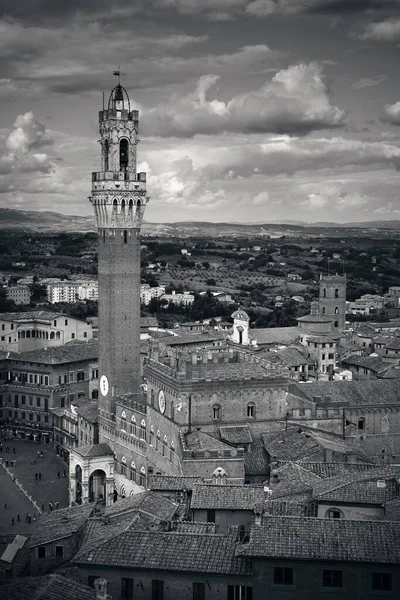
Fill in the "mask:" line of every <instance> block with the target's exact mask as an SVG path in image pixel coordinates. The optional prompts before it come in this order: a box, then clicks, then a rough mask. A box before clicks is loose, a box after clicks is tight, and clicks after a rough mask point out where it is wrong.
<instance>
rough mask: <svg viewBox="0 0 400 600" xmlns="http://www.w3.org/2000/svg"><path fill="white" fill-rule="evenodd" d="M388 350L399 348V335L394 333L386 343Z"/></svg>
mask: <svg viewBox="0 0 400 600" xmlns="http://www.w3.org/2000/svg"><path fill="white" fill-rule="evenodd" d="M386 348H387V349H388V350H400V337H399V336H397V335H396V337H395V338H393V339H392V341H391V342H389V343H388V344H386Z"/></svg>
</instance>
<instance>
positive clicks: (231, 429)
mask: <svg viewBox="0 0 400 600" xmlns="http://www.w3.org/2000/svg"><path fill="white" fill-rule="evenodd" d="M219 434H220V436H221V440H223V441H224V442H228V444H251V442H252V441H253V438H252V437H251V432H250V429H249V426H248V425H229V426H224V427H220V428H219Z"/></svg>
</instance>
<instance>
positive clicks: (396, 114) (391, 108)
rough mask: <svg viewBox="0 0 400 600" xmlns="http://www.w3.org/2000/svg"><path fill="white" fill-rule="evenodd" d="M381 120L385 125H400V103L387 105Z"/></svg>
mask: <svg viewBox="0 0 400 600" xmlns="http://www.w3.org/2000/svg"><path fill="white" fill-rule="evenodd" d="M381 120H382V121H384V122H385V123H390V124H391V125H400V102H396V103H395V104H387V105H386V106H385V108H384V111H383V117H382V119H381Z"/></svg>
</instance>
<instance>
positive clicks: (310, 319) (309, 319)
mask: <svg viewBox="0 0 400 600" xmlns="http://www.w3.org/2000/svg"><path fill="white" fill-rule="evenodd" d="M296 320H297V321H300V322H301V323H331V322H332V321H331V319H328V317H323V316H322V315H314V314H309V315H304V317H297V319H296Z"/></svg>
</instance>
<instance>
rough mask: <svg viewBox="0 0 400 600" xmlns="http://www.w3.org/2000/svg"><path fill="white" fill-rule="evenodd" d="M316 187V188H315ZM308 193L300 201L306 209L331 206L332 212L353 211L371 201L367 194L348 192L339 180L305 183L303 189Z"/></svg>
mask: <svg viewBox="0 0 400 600" xmlns="http://www.w3.org/2000/svg"><path fill="white" fill-rule="evenodd" d="M313 188H314V189H313ZM309 189H313V191H311V192H310V193H308V195H307V197H306V198H305V199H304V200H303V201H301V202H300V205H301V206H302V208H304V209H305V210H320V209H323V208H327V207H329V210H330V211H332V212H335V211H344V210H347V211H351V210H353V209H359V208H361V207H362V206H365V205H367V204H368V202H369V198H368V196H367V195H366V194H361V193H358V192H347V191H346V190H345V189H344V186H343V184H340V183H338V182H327V183H319V184H305V185H303V186H301V191H303V192H306V193H307V191H308V190H309Z"/></svg>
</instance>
